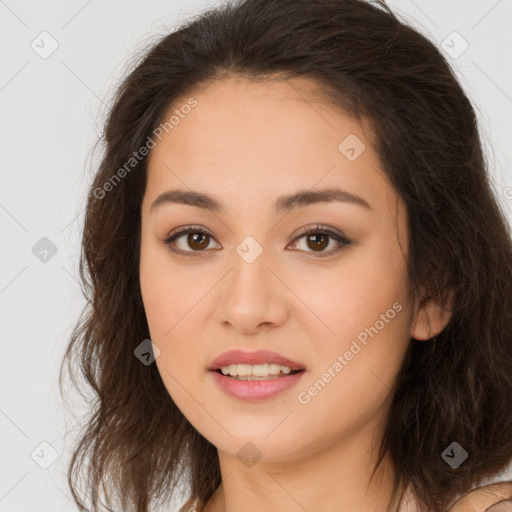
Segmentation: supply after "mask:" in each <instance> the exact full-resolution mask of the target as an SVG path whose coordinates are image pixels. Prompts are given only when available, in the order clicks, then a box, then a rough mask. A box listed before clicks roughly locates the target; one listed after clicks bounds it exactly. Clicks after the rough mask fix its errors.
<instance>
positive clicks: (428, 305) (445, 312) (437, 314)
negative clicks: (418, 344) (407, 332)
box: [411, 290, 453, 340]
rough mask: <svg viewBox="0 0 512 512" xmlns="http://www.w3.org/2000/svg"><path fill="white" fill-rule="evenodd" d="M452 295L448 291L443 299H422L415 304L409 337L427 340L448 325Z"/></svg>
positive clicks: (450, 315)
mask: <svg viewBox="0 0 512 512" xmlns="http://www.w3.org/2000/svg"><path fill="white" fill-rule="evenodd" d="M452 305H453V293H452V291H451V290H450V291H449V292H447V293H446V294H445V295H444V297H443V298H441V299H439V300H436V299H434V298H431V299H423V300H421V302H420V300H419V299H418V301H417V302H416V304H415V312H414V316H413V321H412V326H411V337H412V338H414V339H416V340H428V339H430V338H433V337H434V336H437V335H438V334H439V333H440V332H442V331H443V329H444V328H445V327H446V326H447V325H448V322H449V321H450V319H451V317H452Z"/></svg>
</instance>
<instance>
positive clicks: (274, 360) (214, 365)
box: [208, 350, 305, 382]
mask: <svg viewBox="0 0 512 512" xmlns="http://www.w3.org/2000/svg"><path fill="white" fill-rule="evenodd" d="M264 363H269V364H280V365H282V366H288V367H289V368H291V369H292V370H305V368H304V366H303V365H301V364H300V363H297V362H295V361H292V360H291V359H288V358H287V357H284V356H282V355H280V354H277V353H276V352H272V351H270V350H256V351H253V352H245V351H243V350H229V351H228V352H224V353H223V354H221V355H220V356H218V357H217V358H215V359H214V360H213V361H212V362H211V364H210V366H209V368H208V370H219V369H220V368H222V367H223V366H229V365H230V364H264ZM301 373H304V372H301ZM276 380H277V379H276ZM260 382H262V381H260Z"/></svg>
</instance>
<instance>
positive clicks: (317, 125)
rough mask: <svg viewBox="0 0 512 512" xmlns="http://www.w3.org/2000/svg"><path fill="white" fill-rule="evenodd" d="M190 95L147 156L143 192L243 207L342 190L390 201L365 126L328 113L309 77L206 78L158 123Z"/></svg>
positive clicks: (337, 113) (330, 110) (389, 191)
mask: <svg viewBox="0 0 512 512" xmlns="http://www.w3.org/2000/svg"><path fill="white" fill-rule="evenodd" d="M191 97H193V98H194V99H195V100H196V102H197V104H196V106H195V107H194V108H192V109H187V112H188V113H187V114H184V113H182V114H181V115H180V116H179V122H178V123H177V124H175V125H174V126H173V128H172V129H170V130H168V131H166V132H164V133H163V135H162V137H161V140H159V141H157V143H156V147H155V148H154V149H153V150H152V151H151V154H150V158H149V165H148V184H147V189H146V190H147V193H148V195H153V196H154V195H155V194H157V193H159V192H161V191H162V190H164V189H165V188H176V186H180V188H190V189H193V190H203V191H206V190H209V191H214V192H216V193H218V195H219V196H225V197H229V198H230V199H232V200H233V201H236V198H238V200H239V201H240V203H244V202H247V201H254V202H256V199H255V198H259V199H260V200H262V199H263V198H266V197H269V199H270V198H271V197H275V196H278V195H282V194H284V193H290V192H291V191H294V190H299V189H300V190H304V189H312V188H313V187H316V186H318V187H320V188H324V187H331V186H333V187H334V186H337V187H340V186H342V187H343V188H344V189H345V190H347V191H349V192H352V193H354V194H356V195H361V196H363V197H365V198H368V202H373V203H379V202H380V203H382V202H383V201H385V200H389V199H393V198H395V194H394V191H393V190H392V188H391V187H390V184H389V182H388V181H387V178H386V176H385V174H384V173H383V172H382V170H381V169H380V165H379V160H378V158H377V155H376V154H375V152H374V150H373V147H372V137H373V135H372V132H371V129H370V128H369V125H368V124H363V122H360V121H357V120H355V119H353V118H351V117H349V116H347V115H346V114H344V113H343V112H341V111H340V110H339V109H335V108H334V107H333V106H332V105H330V104H329V103H328V101H327V100H326V98H325V97H324V96H322V92H321V89H320V88H319V86H318V85H317V84H316V83H315V82H313V81H311V80H308V79H290V80H281V79H272V80H270V81H261V80H258V81H253V80H248V79H245V78H239V77H232V78H226V79H223V80H218V81H214V82H211V83H210V84H207V85H206V87H205V86H201V87H197V88H196V89H195V90H193V91H192V92H191V93H190V94H189V95H187V96H186V97H185V96H184V97H182V98H179V99H177V100H175V101H174V102H173V105H172V107H171V108H170V109H169V111H168V116H166V118H168V117H170V116H171V115H172V114H173V113H174V114H176V113H180V112H181V110H180V108H181V106H182V105H185V104H186V103H187V100H188V99H189V98H191ZM183 112H184V111H183ZM347 150H348V153H347ZM354 151H355V153H354ZM354 154H355V156H356V158H354ZM317 184H318V185H317ZM382 206H384V204H382ZM261 207H262V206H261ZM377 209H378V204H377Z"/></svg>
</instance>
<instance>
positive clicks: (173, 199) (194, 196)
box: [149, 188, 372, 214]
mask: <svg viewBox="0 0 512 512" xmlns="http://www.w3.org/2000/svg"><path fill="white" fill-rule="evenodd" d="M333 201H338V202H342V203H349V204H355V205H358V206H362V207H364V208H366V209H368V210H372V207H371V206H370V205H369V204H368V203H367V202H366V201H365V200H364V199H363V198H362V197H359V196H356V195H354V194H351V193H350V192H347V191H346V190H342V189H340V188H324V189H321V190H299V191H298V192H295V193H294V194H290V195H285V196H280V197H278V198H277V199H276V200H275V202H274V211H275V212H276V214H279V213H283V212H289V211H291V210H294V209H297V208H305V207H306V206H309V205H310V204H315V203H324V202H333ZM164 204H185V205H189V206H196V207H198V208H204V209H208V210H211V211H213V212H215V213H222V212H224V208H223V206H222V203H221V202H220V201H219V200H218V199H216V198H215V197H213V196H210V195H207V194H204V193H201V192H193V191H189V190H179V189H174V190H167V191H166V192H163V193H162V194H160V195H159V196H158V197H157V198H156V199H155V200H154V201H153V203H152V204H151V207H150V209H149V210H150V213H152V212H153V211H154V210H155V209H156V208H158V207H160V206H162V205H164Z"/></svg>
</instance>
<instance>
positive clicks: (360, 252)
mask: <svg viewBox="0 0 512 512" xmlns="http://www.w3.org/2000/svg"><path fill="white" fill-rule="evenodd" d="M104 141H105V154H104V157H103V161H102V163H101V166H100V168H99V170H98V172H97V174H96V176H95V179H94V183H93V185H92V187H91V189H90V193H89V199H88V206H87V212H86V221H85V226H84V234H83V257H82V261H81V276H82V279H83V282H84V287H85V289H84V293H85V295H86V297H87V298H88V300H89V302H90V305H89V307H88V310H89V314H88V315H87V316H84V317H83V318H82V319H81V323H80V324H79V325H78V326H77V328H76V329H75V331H74V333H73V337H72V340H71V343H70V345H69V347H68V351H67V353H66V358H65V361H67V362H68V365H69V368H70V369H72V368H73V367H76V366H80V368H81V371H82V372H83V375H84V376H85V377H86V379H87V380H88V382H89V384H90V385H91V386H92V387H93V389H94V390H95V392H96V394H97V401H96V404H95V407H94V414H93V415H92V417H91V419H90V422H89V424H88V426H87V430H86V432H85V433H84V435H83V436H82V438H81V439H80V442H79V444H78V446H77V447H76V450H75V452H74V457H73V459H72V461H71V464H70V470H69V483H70V486H71V489H72V491H73V494H74V497H75V500H76V501H77V503H80V500H79V498H78V496H77V494H76V493H75V491H74V486H75V484H74V482H73V476H74V475H76V474H78V470H79V469H80V468H81V467H83V466H84V465H85V457H86V456H87V455H89V456H90V461H88V463H87V466H86V467H87V471H88V472H87V476H88V482H87V484H86V486H87V489H88V491H89V492H88V494H90V496H91V506H92V507H93V509H94V510H96V508H94V507H96V506H97V504H98V502H99V499H100V494H101V493H102V492H103V493H104V494H105V497H106V498H107V501H108V502H109V503H111V501H109V500H110V498H112V500H113V501H115V500H116V499H118V500H119V501H120V502H121V504H122V510H136V511H137V512H143V511H148V510H149V509H150V507H156V506H157V505H160V504H164V503H165V501H166V500H168V499H169V498H170V497H172V496H174V495H175V494H176V492H175V491H176V490H178V485H179V484H182V483H185V484H186V485H187V486H188V487H189V488H188V489H187V491H188V492H189V499H188V500H187V502H186V503H185V504H184V505H183V506H182V507H181V511H191V510H197V511H199V510H201V511H204V512H220V511H225V512H232V511H235V510H240V509H242V508H243V509H244V510H251V511H256V510H266V511H268V510H280V511H292V510H293V511H295V510H310V511H313V510H314V511H317V512H321V511H327V510H329V511H330V510H346V511H352V510H353V511H356V510H359V511H360V510H372V511H379V512H380V511H382V512H384V511H386V512H395V511H398V510H400V511H401V512H405V511H415V510H418V511H445V510H451V511H457V512H460V511H462V510H466V508H461V507H468V506H476V507H478V508H473V509H471V510H478V511H482V512H483V511H484V510H487V509H489V507H491V506H496V507H503V506H507V503H506V501H507V500H508V499H509V498H511V497H512V482H506V481H504V477H503V476H502V475H501V473H502V472H503V470H504V469H505V468H506V467H507V465H508V464H509V463H510V460H511V457H512V393H511V390H512V377H511V372H510V368H511V366H512V343H511V334H510V333H511V332H512V315H510V313H509V312H510V308H511V306H512V279H511V277H512V243H511V239H510V234H509V226H508V225H507V222H506V219H505V217H504V215H503V213H502V211H501V210H500V208H499V206H498V201H497V198H496V197H495V195H494V192H493V190H492V187H491V186H490V184H489V178H488V175H487V170H486V166H485V162H484V158H483V154H482V147H481V143H480V140H479V137H478V127H477V122H476V117H475V114H474V110H473V108H472V106H471V104H470V102H469V100H468V98H467V97H466V95H465V94H464V92H463V90H462V89H461V87H460V85H459V84H458V82H457V80H456V78H455V77H454V75H453V73H452V71H451V70H450V67H449V66H448V64H447V63H446V61H445V60H444V58H443V57H442V55H441V54H440V52H439V51H438V50H437V49H436V48H435V46H433V45H432V43H431V42H429V41H428V39H427V38H425V37H424V36H422V35H421V34H419V33H418V32H416V31H415V30H414V29H412V28H411V27H409V26H407V25H406V24H405V23H403V22H402V21H400V20H398V19H397V18H396V17H395V15H394V14H393V13H392V12H391V11H390V10H389V9H388V8H387V6H386V5H385V4H384V2H379V3H378V5H372V4H371V3H368V2H362V1H359V0H315V1H311V0H279V1H277V0H245V1H242V2H239V3H237V4H233V5H231V4H226V5H225V6H224V7H222V8H220V9H218V10H212V11H210V12H207V13H204V14H203V15H202V16H200V17H198V18H197V19H196V20H192V21H190V23H187V24H186V25H184V26H182V27H181V28H180V29H178V30H176V31H175V32H173V33H171V34H169V35H168V36H167V37H165V38H163V39H162V40H161V41H160V42H159V43H158V44H156V45H155V46H154V47H153V48H152V49H151V50H150V51H149V52H148V53H147V55H145V57H144V58H143V60H142V61H141V62H140V63H139V64H138V66H137V67H136V68H135V69H134V70H133V71H132V72H131V73H130V75H129V76H128V77H127V78H126V80H125V81H124V83H123V84H122V85H121V87H120V88H119V91H118V95H117V97H116V100H115V103H114V105H113V107H112V109H111V112H110V115H109V118H108V120H107V123H106V127H105V133H104ZM107 480H108V484H107ZM477 502H478V503H477ZM498 502H501V503H498ZM471 503H472V504H471ZM111 506H112V505H111ZM467 510H470V509H469V508H468V509H467ZM496 510H498V509H496Z"/></svg>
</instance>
